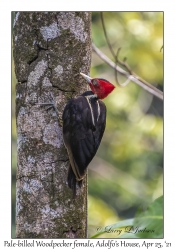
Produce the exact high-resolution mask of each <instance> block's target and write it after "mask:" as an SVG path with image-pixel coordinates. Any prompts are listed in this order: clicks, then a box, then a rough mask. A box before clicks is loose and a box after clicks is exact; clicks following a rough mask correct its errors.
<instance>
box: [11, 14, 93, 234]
mask: <svg viewBox="0 0 175 250" xmlns="http://www.w3.org/2000/svg"><path fill="white" fill-rule="evenodd" d="M90 23H91V13H89V12H18V13H17V14H16V16H15V21H14V32H13V46H14V61H15V73H16V78H17V80H18V83H17V84H16V122H17V136H18V139H17V162H18V163H17V183H16V186H17V191H16V192H17V193H16V200H17V202H16V236H17V238H86V236H87V178H86V180H84V181H83V185H82V188H81V189H79V188H78V187H77V188H78V190H77V197H76V199H75V200H73V199H72V191H71V190H70V189H69V187H68V185H67V183H66V179H67V171H68V167H69V160H68V155H67V151H66V149H65V147H64V144H63V138H62V112H63V109H64V106H65V104H66V103H67V101H68V100H69V99H70V98H72V97H75V96H77V95H78V94H80V93H82V92H84V91H86V90H87V84H86V83H85V81H84V80H83V79H82V77H81V76H80V75H79V72H84V73H85V74H88V73H89V71H90V63H91V31H90ZM44 102H47V103H50V102H54V103H55V104H56V106H57V108H58V116H57V114H56V112H55V109H54V108H51V109H47V108H48V107H47V106H40V105H37V103H44Z"/></svg>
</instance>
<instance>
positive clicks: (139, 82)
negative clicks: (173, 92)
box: [92, 44, 163, 100]
mask: <svg viewBox="0 0 175 250" xmlns="http://www.w3.org/2000/svg"><path fill="white" fill-rule="evenodd" d="M92 49H93V51H94V52H95V53H96V54H97V55H98V56H99V57H100V58H101V59H102V60H103V61H104V62H106V63H107V64H108V65H109V66H111V67H112V68H114V69H115V70H117V72H119V73H120V74H122V75H124V76H126V77H127V78H128V79H129V80H130V81H132V82H134V83H136V84H137V85H139V86H140V87H142V88H143V89H145V90H146V91H148V92H149V93H151V94H152V95H154V96H157V97H158V98H159V99H161V100H163V92H162V91H161V90H159V89H157V88H156V87H154V86H153V85H151V84H150V83H148V82H147V81H145V80H143V79H141V78H140V77H139V76H137V75H136V74H135V73H134V75H133V74H132V75H130V74H129V73H128V72H127V71H125V70H123V69H122V68H121V67H120V66H118V65H116V64H115V63H114V62H112V61H111V60H110V59H109V58H108V57H107V56H106V55H105V54H103V52H102V51H101V50H99V49H98V48H97V47H96V46H95V45H94V44H92Z"/></svg>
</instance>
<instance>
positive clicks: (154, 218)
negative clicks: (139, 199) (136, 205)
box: [118, 196, 163, 239]
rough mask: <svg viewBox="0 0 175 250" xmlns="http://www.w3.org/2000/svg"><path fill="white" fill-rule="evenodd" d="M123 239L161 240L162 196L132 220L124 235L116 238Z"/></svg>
mask: <svg viewBox="0 0 175 250" xmlns="http://www.w3.org/2000/svg"><path fill="white" fill-rule="evenodd" d="M125 230H126V228H125ZM127 235H128V236H127ZM124 237H126V238H144V239H145V238H152V239H155V238H163V196H161V197H159V198H157V199H156V200H155V201H153V202H152V203H151V204H150V205H149V206H148V208H147V210H146V211H145V212H142V213H140V214H139V215H138V216H137V217H136V218H135V219H134V224H133V226H131V227H128V228H127V230H126V233H125V234H123V235H121V236H119V237H118V238H124Z"/></svg>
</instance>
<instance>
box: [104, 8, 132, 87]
mask: <svg viewBox="0 0 175 250" xmlns="http://www.w3.org/2000/svg"><path fill="white" fill-rule="evenodd" d="M100 16H101V22H102V27H103V31H104V35H105V38H106V42H107V44H108V47H109V49H110V51H111V54H112V55H113V57H114V60H115V64H116V65H117V64H120V65H122V66H124V67H125V68H126V70H128V72H129V73H130V75H132V71H131V69H130V67H129V66H128V65H127V64H126V63H125V62H122V61H120V60H119V59H118V55H119V52H120V50H121V48H119V49H118V50H117V53H116V54H115V52H114V50H113V47H112V45H111V43H110V41H109V39H108V35H107V31H106V27H105V22H104V18H103V12H100ZM115 79H116V83H117V84H118V85H119V86H120V87H124V86H126V85H127V84H128V83H129V82H130V81H128V79H127V80H126V81H125V82H124V83H122V84H120V83H119V81H118V76H117V71H116V70H115Z"/></svg>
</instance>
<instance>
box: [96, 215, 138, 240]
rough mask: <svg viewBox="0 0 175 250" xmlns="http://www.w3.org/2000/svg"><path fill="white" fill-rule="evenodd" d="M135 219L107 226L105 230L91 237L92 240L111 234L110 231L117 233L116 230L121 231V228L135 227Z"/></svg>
mask: <svg viewBox="0 0 175 250" xmlns="http://www.w3.org/2000/svg"><path fill="white" fill-rule="evenodd" d="M133 222H134V219H128V220H123V221H119V222H117V223H115V224H112V225H109V226H106V227H104V228H101V229H100V230H99V231H98V233H96V234H94V235H93V236H91V238H97V237H98V236H100V235H102V234H104V233H106V232H109V230H110V231H111V232H115V230H117V229H119V228H123V227H130V226H132V225H133Z"/></svg>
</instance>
